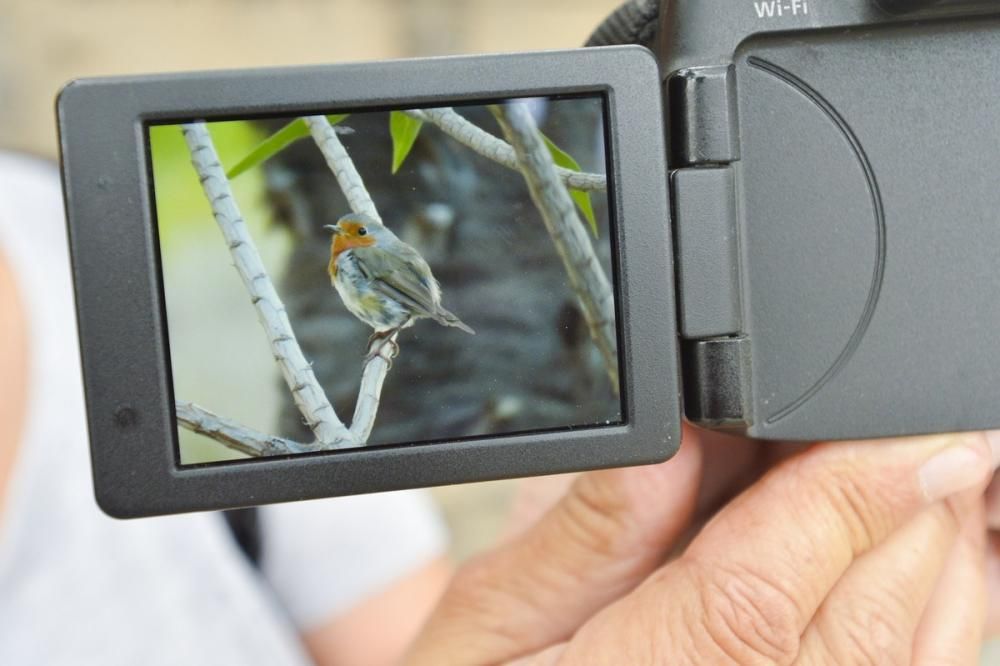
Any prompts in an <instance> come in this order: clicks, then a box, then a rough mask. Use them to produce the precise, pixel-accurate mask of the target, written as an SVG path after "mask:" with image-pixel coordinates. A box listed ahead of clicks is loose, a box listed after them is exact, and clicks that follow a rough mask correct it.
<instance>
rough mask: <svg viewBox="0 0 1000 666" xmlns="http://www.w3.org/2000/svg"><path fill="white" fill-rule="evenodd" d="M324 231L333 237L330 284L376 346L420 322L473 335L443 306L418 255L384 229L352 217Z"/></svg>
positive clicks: (361, 216) (364, 218)
mask: <svg viewBox="0 0 1000 666" xmlns="http://www.w3.org/2000/svg"><path fill="white" fill-rule="evenodd" d="M324 228H325V229H328V230H329V231H331V232H333V240H332V242H331V244H330V263H329V264H328V265H327V272H328V273H329V274H330V282H331V283H332V284H333V286H334V288H335V289H336V290H337V293H338V294H340V298H341V300H343V301H344V305H345V306H347V309H348V310H350V312H351V314H353V315H354V316H355V317H357V318H358V319H360V320H361V321H363V322H364V323H366V324H368V325H369V326H371V327H372V328H373V329H375V333H374V334H373V335H372V341H374V340H375V339H378V338H385V339H388V340H391V339H392V336H393V335H395V333H397V332H398V331H399V330H401V329H404V328H406V327H408V326H412V325H413V322H414V321H415V320H417V319H421V318H428V319H433V320H434V321H436V322H437V323H439V324H441V325H442V326H453V327H455V328H460V329H462V330H463V331H465V332H466V333H471V334H473V335H475V331H473V330H472V329H471V328H469V327H468V326H467V325H466V324H465V323H464V322H463V321H462V320H461V319H459V318H458V317H456V316H455V315H454V314H452V313H451V312H449V311H448V310H446V309H445V308H444V307H443V306H442V305H441V287H440V286H439V285H438V281H437V280H435V279H434V275H432V274H431V268H430V266H428V265H427V262H426V261H424V258H423V257H421V256H420V253H419V252H417V251H416V250H415V249H414V248H413V247H412V246H410V245H407V244H406V243H404V242H403V241H401V240H399V238H397V237H396V234H394V233H392V231H390V230H389V229H388V228H386V227H385V226H384V225H383V224H381V223H380V222H378V221H376V220H375V219H374V218H372V217H371V216H370V215H365V214H363V213H351V214H348V215H345V216H343V217H342V218H340V219H339V220H337V224H335V225H326V226H325V227H324ZM393 346H395V345H393ZM380 350H381V348H379V350H377V351H375V352H372V354H377V353H378V351H380Z"/></svg>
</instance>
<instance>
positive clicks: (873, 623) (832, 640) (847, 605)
mask: <svg viewBox="0 0 1000 666" xmlns="http://www.w3.org/2000/svg"><path fill="white" fill-rule="evenodd" d="M958 532H959V518H958V517H957V516H956V515H955V513H953V509H952V508H951V507H950V506H949V505H948V503H946V502H938V503H937V504H935V505H933V506H931V507H928V508H926V509H924V510H923V511H921V512H920V513H918V514H917V516H916V517H914V518H913V520H911V521H910V522H908V523H906V524H905V525H903V526H902V527H901V528H900V529H899V530H898V531H896V532H895V533H894V534H892V535H891V536H890V537H889V538H888V539H886V540H885V541H884V542H883V543H882V544H881V545H879V546H878V547H876V548H875V549H873V550H871V551H869V552H868V553H866V554H865V555H862V556H861V557H860V558H858V559H857V560H856V561H855V562H854V564H852V565H851V567H850V568H849V569H848V570H847V571H846V572H845V573H844V575H843V576H842V577H841V578H840V580H839V581H837V583H836V585H834V587H833V589H832V590H831V591H830V594H829V595H828V596H827V598H826V599H825V600H824V601H823V603H822V605H821V606H820V607H819V610H817V611H816V615H815V616H814V617H813V620H812V622H811V623H810V624H809V626H808V627H807V628H806V631H805V633H804V634H803V635H802V642H801V645H800V647H799V658H798V660H797V661H796V663H798V664H801V665H803V666H806V665H809V664H824V663H831V662H832V663H835V664H854V663H865V664H909V663H910V657H911V652H912V649H913V636H914V632H915V631H916V629H917V625H918V624H919V623H920V618H921V616H923V614H924V610H925V608H926V607H927V602H928V599H930V596H931V593H932V592H933V590H934V585H935V583H936V582H937V580H938V577H939V576H940V574H941V571H942V569H943V568H944V565H945V561H946V560H947V559H948V555H949V553H950V552H951V551H952V549H953V546H954V544H955V543H956V539H957V536H958Z"/></svg>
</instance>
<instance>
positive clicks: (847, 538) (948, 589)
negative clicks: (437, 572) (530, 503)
mask: <svg viewBox="0 0 1000 666" xmlns="http://www.w3.org/2000/svg"><path fill="white" fill-rule="evenodd" d="M702 434H703V433H702V432H700V431H697V430H695V429H693V428H687V429H686V432H685V445H684V447H682V449H681V453H680V454H679V455H678V457H677V458H675V459H674V460H673V461H671V462H669V463H666V464H663V465H657V466H652V467H646V468H634V469H627V470H609V471H603V472H596V473H591V474H584V475H581V476H580V477H579V478H578V479H577V480H576V481H575V482H574V483H573V485H572V487H571V489H570V491H569V492H568V494H566V495H565V496H564V497H563V498H562V499H561V500H559V501H558V502H557V503H556V504H555V506H554V507H553V508H552V509H551V510H550V511H549V512H548V513H546V514H545V515H543V516H542V517H541V518H539V519H537V520H536V521H535V522H534V523H533V524H532V525H530V526H529V527H526V528H522V529H521V531H520V534H519V535H516V536H513V537H512V538H511V540H509V541H508V542H507V543H506V544H505V545H503V546H501V547H499V548H497V549H495V550H494V551H492V552H490V553H487V554H485V555H483V556H481V557H479V558H478V559H476V560H474V561H473V562H471V563H470V564H469V565H467V566H466V567H463V568H462V569H461V570H459V572H458V573H457V575H456V577H455V579H454V581H453V583H452V585H451V587H450V588H449V590H448V592H447V593H446V595H445V597H444V598H443V599H442V602H441V604H440V605H439V607H438V609H437V610H436V611H435V614H434V615H433V616H432V618H431V620H430V621H429V623H428V625H427V627H426V628H425V630H424V632H423V633H422V635H421V637H420V638H419V639H418V641H417V642H416V643H415V644H414V646H413V647H412V648H411V651H410V653H409V655H408V660H407V661H406V663H408V664H411V665H420V664H496V663H501V664H518V665H524V664H543V665H548V664H555V663H560V664H573V665H575V664H591V663H593V664H605V663H628V664H636V665H640V666H641V665H644V664H667V663H669V664H705V663H711V664H758V663H759V664H775V663H776V664H810V665H811V664H890V665H891V664H916V665H917V666H922V665H924V664H927V665H932V664H933V665H935V666H938V665H946V666H947V665H951V664H970V665H973V664H976V663H978V652H979V645H980V639H981V637H982V635H983V627H984V622H985V619H986V615H987V602H986V592H985V590H986V587H985V579H986V518H985V511H984V501H983V491H984V490H985V487H986V485H987V483H988V480H989V478H990V477H991V476H992V472H993V465H994V463H993V453H992V451H991V448H990V446H989V445H988V443H987V440H986V438H985V437H984V436H983V435H981V434H969V435H945V436H937V437H925V438H909V439H901V440H888V441H883V442H878V443H877V444H873V443H872V442H843V443H837V444H820V445H814V446H811V447H808V448H806V449H804V450H803V449H802V448H801V447H796V448H795V449H793V452H792V453H791V454H786V455H784V456H783V457H784V459H783V460H782V461H780V462H778V463H776V464H775V465H773V466H772V467H770V468H769V469H768V471H767V472H766V473H765V474H764V475H763V477H762V478H761V479H759V480H758V481H756V482H755V483H753V484H752V485H750V486H749V488H747V489H746V490H745V491H743V492H741V493H739V494H738V495H737V497H736V498H735V499H734V500H732V501H730V502H729V503H728V504H726V505H725V506H724V507H723V508H722V509H721V510H719V511H718V512H717V513H715V515H714V516H713V517H712V518H711V520H709V521H708V522H707V523H706V524H705V525H704V526H702V527H701V529H700V531H698V532H697V534H695V535H693V536H692V535H691V533H690V529H691V527H692V525H693V524H695V522H696V520H697V517H698V513H699V511H700V506H701V505H702V504H703V503H704V502H705V501H706V500H705V499H704V497H703V496H701V495H700V486H701V485H702V483H701V481H702V470H703V465H705V464H706V463H707V459H706V454H707V453H708V451H709V450H710V449H711V445H706V443H705V442H704V441H703V438H702ZM732 443H733V442H731V444H732ZM955 451H958V455H960V456H963V457H964V458H965V460H966V466H965V467H964V468H963V469H965V470H966V474H965V476H964V478H960V477H957V476H956V475H955V473H954V470H953V469H952V470H951V472H950V476H949V474H945V475H944V477H945V479H944V480H945V481H948V480H949V479H950V481H951V483H950V484H947V483H946V484H944V485H941V484H938V485H937V486H936V490H935V492H934V493H933V494H932V496H931V497H929V496H928V494H927V492H928V491H929V490H931V489H934V488H935V486H934V485H933V484H929V483H928V482H927V481H926V473H925V471H924V470H926V469H927V467H926V466H927V464H928V462H929V461H930V460H931V459H936V458H937V456H938V454H941V453H944V452H948V455H949V456H951V455H954V453H953V452H955ZM938 469H940V467H939V468H938ZM734 478H735V477H734ZM938 478H939V480H940V478H941V477H938ZM716 481H718V479H716ZM957 481H961V483H958V484H957V485H956V482H957ZM560 482H562V481H560ZM737 483H739V484H743V483H745V481H744V480H742V479H741V480H738V481H737ZM722 485H724V484H722ZM960 487H961V488H964V490H958V489H957V488H960ZM949 488H950V489H952V490H953V492H951V491H949V492H944V493H943V494H942V490H949ZM938 497H940V498H938ZM685 543H686V544H687V545H685ZM671 553H677V555H676V556H675V557H673V558H669V556H670V554H671ZM665 561H666V563H664V562H665Z"/></svg>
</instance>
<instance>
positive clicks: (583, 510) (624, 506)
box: [556, 478, 635, 559]
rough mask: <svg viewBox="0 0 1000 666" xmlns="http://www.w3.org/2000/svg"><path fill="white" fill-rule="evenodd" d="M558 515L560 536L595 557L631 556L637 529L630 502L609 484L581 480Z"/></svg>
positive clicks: (589, 479) (585, 479)
mask: <svg viewBox="0 0 1000 666" xmlns="http://www.w3.org/2000/svg"><path fill="white" fill-rule="evenodd" d="M561 509H562V510H561V511H559V512H557V514H556V516H557V519H558V520H559V521H560V523H561V525H560V527H561V529H560V533H561V534H562V535H564V537H565V538H568V539H570V540H571V541H572V542H573V543H576V544H577V545H578V546H580V547H582V548H583V549H584V550H585V551H587V552H589V553H592V554H593V555H596V556H599V557H600V556H604V557H606V558H609V559H610V558H618V557H620V556H624V555H628V554H630V553H631V551H632V550H633V548H634V545H635V544H634V541H633V540H632V539H629V538H626V535H632V533H633V532H634V530H633V529H632V528H633V527H634V525H633V520H632V515H633V512H632V511H630V510H629V507H628V500H627V498H626V497H625V495H624V493H621V492H619V490H618V489H615V488H610V487H608V482H606V481H596V480H594V479H593V478H581V479H580V480H578V482H577V484H576V486H575V488H574V490H573V491H572V492H570V493H569V494H568V495H567V496H566V498H565V500H564V502H563V504H562V505H561Z"/></svg>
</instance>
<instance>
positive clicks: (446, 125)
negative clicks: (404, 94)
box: [406, 107, 608, 191]
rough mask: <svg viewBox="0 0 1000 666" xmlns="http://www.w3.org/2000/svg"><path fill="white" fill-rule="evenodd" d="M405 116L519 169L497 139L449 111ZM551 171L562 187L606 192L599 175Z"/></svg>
mask: <svg viewBox="0 0 1000 666" xmlns="http://www.w3.org/2000/svg"><path fill="white" fill-rule="evenodd" d="M406 113H407V114H408V115H409V116H411V117H413V118H416V119H417V120H423V121H425V122H428V123H431V124H432V125H435V126H437V127H438V128H440V129H441V131H443V132H444V133H445V134H447V135H448V136H450V137H451V138H453V139H455V140H456V141H458V142H459V143H462V144H464V145H466V146H467V147H469V148H471V149H472V150H473V151H474V152H477V153H479V154H480V155H482V156H483V157H485V158H487V159H491V160H493V161H494V162H497V163H498V164H501V165H503V166H505V167H507V168H508V169H514V170H515V171H518V170H519V169H520V167H519V166H518V162H517V155H516V154H515V153H514V149H513V148H512V147H511V146H510V144H508V143H506V142H505V141H503V140H501V139H498V138H497V137H495V136H493V135H492V134H490V133H489V132H487V131H486V130H484V129H482V128H480V127H479V126H477V125H475V124H474V123H471V122H469V121H468V120H466V119H465V118H463V117H462V116H460V115H459V114H458V113H457V112H456V111H455V110H454V109H452V108H447V107H443V108H437V109H419V110H416V109H414V110H412V111H407V112H406ZM555 170H556V174H557V175H558V177H559V179H560V180H562V182H563V183H565V185H566V187H569V188H572V189H575V190H587V191H591V190H606V189H607V188H608V179H607V177H606V176H604V175H602V174H598V173H583V172H580V171H573V170H572V169H565V168H563V167H560V166H557V167H555Z"/></svg>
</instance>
